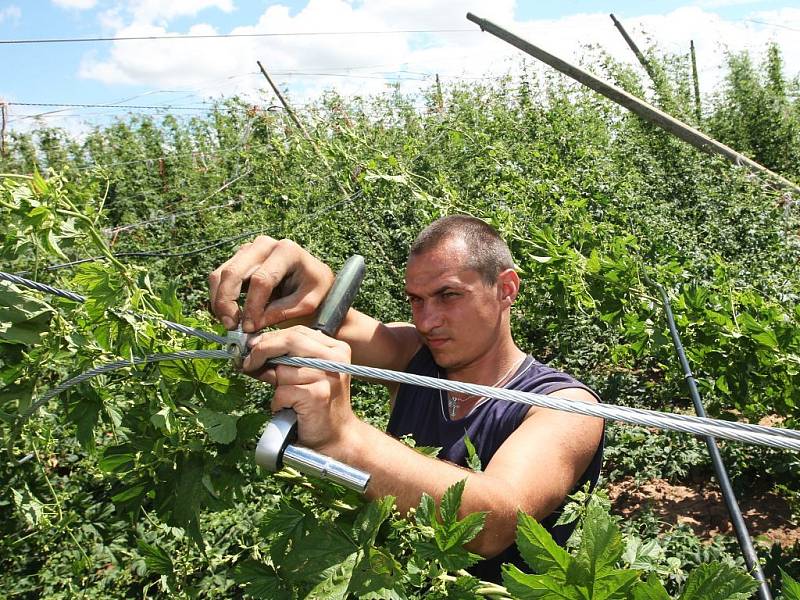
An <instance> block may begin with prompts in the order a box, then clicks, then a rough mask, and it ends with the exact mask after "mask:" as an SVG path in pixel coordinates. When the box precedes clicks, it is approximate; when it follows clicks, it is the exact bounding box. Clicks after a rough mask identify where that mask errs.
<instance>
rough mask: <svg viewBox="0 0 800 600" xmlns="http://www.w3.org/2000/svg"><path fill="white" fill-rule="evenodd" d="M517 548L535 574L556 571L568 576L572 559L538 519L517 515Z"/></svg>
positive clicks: (522, 514) (521, 513)
mask: <svg viewBox="0 0 800 600" xmlns="http://www.w3.org/2000/svg"><path fill="white" fill-rule="evenodd" d="M517 547H518V548H519V551H520V554H521V555H522V558H523V559H524V560H525V562H526V563H527V565H528V566H529V567H530V568H531V569H532V570H533V571H535V572H538V573H547V572H548V571H550V570H552V569H555V570H558V571H561V572H562V573H564V574H565V575H566V572H567V568H568V567H569V565H570V563H571V562H572V557H571V556H570V555H569V553H568V552H567V551H566V550H564V549H563V548H562V547H561V546H559V545H558V544H556V542H555V540H553V536H551V535H550V533H549V532H548V531H547V530H546V529H545V528H544V527H542V526H541V525H540V524H539V523H538V522H537V521H536V519H534V518H533V517H530V516H528V515H526V514H525V513H524V512H522V511H519V512H518V513H517Z"/></svg>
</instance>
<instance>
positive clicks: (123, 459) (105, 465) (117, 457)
mask: <svg viewBox="0 0 800 600" xmlns="http://www.w3.org/2000/svg"><path fill="white" fill-rule="evenodd" d="M109 450H110V449H106V451H105V453H104V454H103V457H102V458H101V459H100V460H99V461H98V462H97V466H98V468H99V469H100V470H101V471H105V472H106V473H124V472H125V471H130V470H131V469H132V468H133V464H134V458H135V457H134V455H133V454H128V453H121V454H109Z"/></svg>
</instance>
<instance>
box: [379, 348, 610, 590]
mask: <svg viewBox="0 0 800 600" xmlns="http://www.w3.org/2000/svg"><path fill="white" fill-rule="evenodd" d="M406 372H408V373H415V374H418V375H427V376H429V377H439V378H444V377H445V373H444V371H443V370H442V369H440V368H439V367H438V365H436V363H435V362H434V361H433V356H432V355H431V353H430V350H429V349H428V348H427V347H425V346H423V347H422V349H420V351H419V352H417V354H416V355H414V358H412V359H411V362H410V363H409V364H408V367H407V368H406ZM503 387H505V388H507V389H513V390H520V391H524V392H533V393H536V394H550V393H552V392H556V391H558V390H562V389H564V388H582V389H585V390H587V391H589V392H591V393H592V394H593V395H595V396H597V394H595V393H594V391H592V390H591V389H589V388H588V387H587V386H585V385H583V384H582V383H580V382H579V381H578V380H577V379H574V378H573V377H571V376H569V375H567V374H566V373H562V372H561V371H557V370H555V369H553V368H551V367H548V366H547V365H543V364H542V363H539V362H537V361H536V360H534V359H533V358H532V357H530V356H529V357H527V358H526V359H525V361H524V362H523V363H522V365H521V366H520V367H519V369H518V370H517V372H516V373H515V374H514V376H513V377H512V378H511V379H510V380H509V381H508V383H506V384H505V385H504V386H503ZM598 399H599V398H598ZM529 409H530V406H528V405H525V404H520V403H517V402H509V401H508V400H498V399H496V398H490V399H488V400H487V401H486V402H484V403H483V404H481V405H479V406H477V407H476V408H475V410H473V411H472V412H471V413H470V414H468V415H467V416H465V417H464V418H462V419H454V420H450V418H449V417H448V415H447V398H446V394H444V392H442V393H440V392H439V391H438V390H433V389H430V388H423V387H418V386H414V385H405V384H403V385H401V386H400V388H399V390H398V392H397V397H396V399H395V403H394V408H393V409H392V414H391V416H390V417H389V425H388V427H387V431H388V432H389V433H390V434H391V435H393V436H395V437H401V436H404V435H410V436H411V437H412V438H413V439H414V441H415V442H416V444H417V445H418V446H433V447H441V451H440V452H439V458H441V459H444V460H447V461H449V462H451V463H454V464H457V465H460V466H462V467H466V466H467V449H466V446H465V444H464V436H465V435H467V436H468V437H469V439H470V441H471V442H472V444H473V445H474V446H475V450H476V452H477V454H478V456H479V457H480V459H481V464H482V465H484V466H486V465H487V464H489V461H490V460H491V459H492V456H494V453H495V452H496V451H497V449H498V448H499V447H500V446H501V445H502V444H503V442H504V441H505V440H506V438H508V436H509V435H511V433H513V431H514V430H515V429H516V428H517V427H519V426H520V424H521V423H522V421H523V419H524V418H525V415H526V414H527V413H528V410H529ZM602 460H603V442H602V440H601V441H600V444H599V445H598V447H597V451H596V452H595V454H594V458H593V459H592V462H591V464H590V465H589V467H588V468H587V469H586V471H585V472H584V473H583V475H582V476H581V477H580V479H579V480H578V482H577V484H576V485H575V489H574V490H573V492H574V491H577V490H578V489H580V488H581V487H583V485H584V484H585V483H586V482H591V485H592V487H594V485H595V483H597V478H598V477H599V475H600V467H601V464H602ZM563 508H564V504H562V505H561V506H559V507H558V508H557V509H556V510H555V511H553V513H551V514H550V515H549V516H548V517H546V518H545V519H544V520H542V522H541V523H542V526H543V527H545V528H546V529H547V530H548V531H549V532H550V534H551V535H552V536H553V538H554V539H555V541H556V542H557V543H558V544H559V545H561V546H563V545H564V544H565V543H566V541H567V539H568V538H569V536H570V535H571V534H572V531H573V529H574V528H575V524H574V523H572V524H569V525H559V526H556V525H555V522H556V521H557V520H558V517H559V515H560V514H561V511H562V509H563ZM503 563H513V564H515V565H517V566H518V567H519V568H521V569H522V570H524V571H529V570H530V569H529V568H528V567H527V566H526V565H525V563H524V561H523V560H522V557H521V556H520V554H519V551H518V550H517V546H516V544H514V545H512V546H509V547H508V548H507V549H506V550H504V551H503V552H501V553H500V554H499V555H498V556H496V557H494V558H491V559H488V560H482V561H480V562H479V563H478V564H477V565H475V566H474V567H472V568H471V569H469V571H470V572H471V573H472V574H473V575H475V576H476V577H478V578H480V579H483V580H485V581H494V582H498V583H499V582H500V581H501V579H502V577H501V572H500V567H501V566H502V565H503Z"/></svg>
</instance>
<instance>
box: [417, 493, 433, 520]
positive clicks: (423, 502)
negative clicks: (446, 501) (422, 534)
mask: <svg viewBox="0 0 800 600" xmlns="http://www.w3.org/2000/svg"><path fill="white" fill-rule="evenodd" d="M415 519H416V521H417V523H419V524H420V525H427V526H429V527H434V526H436V525H438V521H437V519H436V502H435V501H434V499H433V498H432V497H431V496H430V495H428V494H426V493H424V492H423V494H422V497H421V498H420V499H419V506H418V507H417V510H416V514H415Z"/></svg>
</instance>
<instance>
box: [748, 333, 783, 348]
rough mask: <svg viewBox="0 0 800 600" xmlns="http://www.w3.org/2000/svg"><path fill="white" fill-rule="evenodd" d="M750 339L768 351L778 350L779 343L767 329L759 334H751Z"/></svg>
mask: <svg viewBox="0 0 800 600" xmlns="http://www.w3.org/2000/svg"><path fill="white" fill-rule="evenodd" d="M752 338H753V339H754V340H755V341H757V342H758V343H759V344H761V345H762V346H766V347H767V348H769V349H770V350H780V342H778V338H777V336H776V335H775V332H774V331H772V330H771V329H767V330H765V331H762V332H760V333H755V334H753V336H752Z"/></svg>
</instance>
